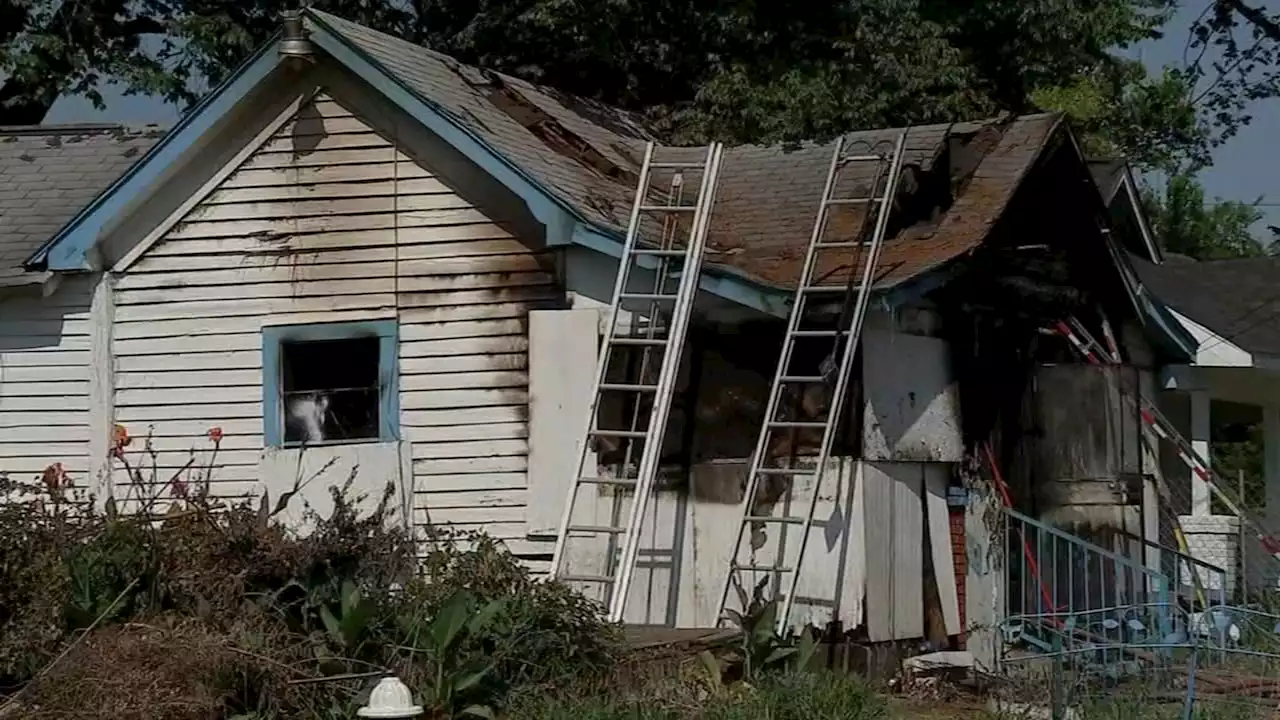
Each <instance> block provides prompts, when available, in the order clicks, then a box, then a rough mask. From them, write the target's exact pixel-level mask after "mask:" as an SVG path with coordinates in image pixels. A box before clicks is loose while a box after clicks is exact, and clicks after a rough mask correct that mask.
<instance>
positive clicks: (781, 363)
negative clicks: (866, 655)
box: [716, 130, 907, 632]
mask: <svg viewBox="0 0 1280 720" xmlns="http://www.w3.org/2000/svg"><path fill="white" fill-rule="evenodd" d="M906 135H907V131H906V130H903V131H902V133H901V134H900V135H899V136H898V138H897V140H896V142H895V143H894V149H893V154H892V155H883V154H874V153H872V154H865V155H850V154H846V153H845V150H846V140H845V139H844V138H843V137H841V138H840V139H839V140H838V141H837V142H836V146H835V150H834V152H833V153H832V157H831V167H830V169H829V170H828V172H827V180H826V186H825V188H824V189H823V191H822V201H821V203H820V205H819V207H818V214H817V218H816V220H815V222H814V226H813V233H812V235H811V236H810V238H809V246H808V249H807V250H806V253H805V260H804V269H803V270H802V272H801V274H800V280H799V284H798V285H797V287H796V293H795V297H794V300H793V302H792V306H791V317H790V319H789V320H788V323H787V331H786V336H785V337H784V339H783V345H782V353H781V355H780V356H779V358H778V365H777V368H776V370H775V371H774V376H773V384H772V386H771V387H770V390H769V401H768V404H767V405H766V409H765V417H764V422H763V423H762V425H761V427H760V434H759V437H758V439H757V440H756V447H755V451H754V452H753V453H752V456H751V466H750V470H749V474H748V476H747V483H746V489H745V495H744V497H743V506H742V519H741V521H740V523H739V526H738V534H737V539H736V540H735V541H734V550H733V556H732V558H731V559H730V561H729V568H728V572H727V573H726V576H727V577H726V578H725V581H724V585H723V587H722V589H721V592H720V602H719V605H718V607H717V610H716V616H717V618H718V619H719V620H722V619H723V616H724V614H725V609H726V604H727V602H728V599H729V592H730V590H731V589H732V588H733V587H734V586H735V584H737V586H738V587H740V588H741V587H743V586H742V584H741V578H740V577H739V575H740V574H741V573H769V574H770V575H771V576H772V577H773V578H774V579H775V581H778V582H779V583H781V582H782V581H783V578H784V577H785V576H790V580H789V581H787V582H785V585H786V586H787V590H786V592H785V593H784V594H783V596H782V598H781V600H782V604H781V608H780V611H779V613H778V616H777V629H778V631H779V632H782V631H784V630H785V629H786V628H787V627H788V626H789V623H790V617H791V609H792V607H793V605H794V601H795V593H796V587H797V585H798V582H799V578H800V570H801V569H802V568H803V566H804V557H805V550H806V549H807V547H808V543H809V534H810V531H811V530H812V528H813V525H814V517H813V516H814V513H815V511H816V510H817V504H818V496H819V495H820V490H821V487H822V479H823V475H824V474H825V471H826V464H827V459H828V456H829V455H830V454H831V448H832V445H833V444H834V442H835V435H836V431H837V427H838V426H839V421H840V417H841V413H840V411H841V408H842V406H843V404H844V399H845V395H846V393H847V392H848V387H849V375H850V371H851V368H852V366H853V358H854V355H855V353H856V351H857V347H858V342H859V339H860V338H861V334H862V325H863V321H864V319H865V316H866V312H867V306H868V303H869V300H870V298H871V293H872V286H873V285H874V281H875V272H876V266H877V264H878V261H879V258H880V250H881V247H882V246H883V244H884V240H885V233H886V230H887V228H888V223H889V214H890V212H891V210H892V204H893V199H894V197H895V195H896V191H897V183H898V175H899V173H900V171H901V167H902V153H903V147H904V145H905V143H906ZM867 164H873V165H874V167H875V173H874V179H873V181H872V182H871V185H870V189H869V190H868V191H867V195H866V196H864V197H848V198H837V197H835V193H836V190H837V188H838V187H839V184H840V178H841V173H842V171H844V170H845V169H846V168H849V167H852V166H858V165H861V166H866V165H867ZM882 180H883V182H884V188H883V193H882V194H880V195H878V196H877V195H876V191H877V189H878V188H879V187H880V184H881V181H882ZM841 205H863V206H865V207H866V212H865V215H864V216H863V218H864V219H863V221H862V225H863V227H864V228H865V227H866V223H867V222H869V221H870V219H871V217H872V215H873V213H874V216H875V227H874V229H873V230H872V232H871V236H870V238H869V240H865V241H864V240H863V235H864V233H863V232H859V233H858V236H857V237H856V238H855V239H854V240H852V241H840V242H835V241H830V242H828V241H824V237H825V236H826V234H827V224H828V220H829V219H830V215H831V211H832V209H833V208H835V207H837V206H841ZM825 251H837V252H839V251H843V254H842V257H844V258H849V257H851V256H852V257H854V258H855V259H856V258H857V257H858V256H862V257H863V258H865V262H864V264H863V268H862V274H861V278H860V280H858V281H857V283H856V284H855V283H854V282H853V280H854V278H855V277H856V276H853V273H855V272H856V265H855V266H854V267H853V268H851V269H850V273H851V278H850V282H849V283H846V284H825V285H824V284H822V280H821V279H820V278H817V277H816V275H817V270H818V256H819V254H820V253H823V252H825ZM846 262H847V260H846ZM854 292H856V293H857V297H856V300H855V302H854V306H853V313H852V317H851V318H850V319H849V325H848V327H845V328H840V327H838V326H837V327H835V328H834V329H829V330H806V329H801V327H800V326H801V324H802V321H803V319H804V318H805V317H806V314H807V312H808V310H809V309H810V303H814V304H823V303H824V299H825V302H831V301H832V300H843V301H844V302H846V303H847V301H848V298H849V295H851V294H852V293H854ZM833 296H834V297H833ZM842 315H843V313H842ZM842 319H843V317H842ZM799 338H812V339H814V340H818V341H823V342H824V346H826V347H829V348H830V354H829V355H827V356H826V358H827V361H826V362H824V363H823V364H822V365H823V367H822V368H821V371H822V374H821V375H816V376H805V375H796V374H793V373H792V370H791V367H790V366H791V364H792V363H791V361H792V355H793V352H794V350H795V346H796V340H797V339H799ZM842 341H843V344H842ZM837 357H839V365H838V367H836V366H835V364H834V361H835V358H837ZM832 372H835V373H836V375H835V387H834V389H833V391H832V395H831V400H830V402H828V403H827V407H826V411H825V417H824V418H822V419H821V420H816V421H815V420H808V421H800V420H784V419H782V418H780V417H778V411H779V406H780V404H781V403H780V400H781V398H782V396H783V394H784V388H787V387H799V388H802V387H804V386H805V385H814V384H823V385H826V386H827V387H828V388H829V387H830V375H831V374H832ZM801 429H806V430H821V431H822V441H821V445H820V449H819V452H818V456H817V458H816V462H817V464H816V465H815V466H814V467H813V468H812V469H802V468H797V467H792V468H787V467H778V466H769V465H768V463H769V460H770V458H769V457H767V454H768V452H769V448H770V446H771V443H770V441H771V440H772V439H773V438H774V434H775V433H776V432H779V431H782V432H787V431H796V430H801ZM766 477H783V478H787V479H788V480H789V482H790V483H791V484H794V482H795V481H796V480H797V479H800V478H804V477H812V478H813V495H812V497H811V498H810V500H809V503H808V511H807V513H806V514H805V515H804V516H803V517H794V516H777V517H775V516H770V515H762V516H756V515H754V514H753V509H754V505H755V499H756V494H757V492H758V491H759V490H760V488H761V481H762V480H763V479H764V478H766ZM767 524H776V525H779V526H782V527H784V528H785V527H786V526H789V525H799V526H800V533H801V534H800V545H799V551H798V553H797V556H796V559H795V564H794V566H792V567H786V566H784V565H783V563H784V562H785V558H784V557H783V555H784V553H783V549H784V547H785V543H779V549H778V553H779V557H778V560H777V562H776V563H775V564H773V565H757V564H754V562H753V561H752V560H744V559H742V556H743V546H744V542H743V541H744V540H745V539H747V538H749V537H750V534H751V533H750V528H752V527H753V526H757V525H767ZM745 544H746V545H748V546H749V545H750V543H749V542H748V543H745ZM766 577H768V576H766Z"/></svg>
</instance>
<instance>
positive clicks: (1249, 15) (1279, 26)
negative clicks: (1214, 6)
mask: <svg viewBox="0 0 1280 720" xmlns="http://www.w3.org/2000/svg"><path fill="white" fill-rule="evenodd" d="M1217 2H1218V5H1219V6H1220V7H1225V8H1229V9H1230V10H1233V11H1235V12H1236V14H1238V15H1240V17H1242V18H1244V19H1245V20H1248V21H1249V22H1250V23H1252V24H1253V26H1254V27H1256V28H1258V29H1259V30H1261V31H1262V34H1263V35H1266V36H1267V37H1269V38H1271V39H1272V40H1275V41H1276V42H1280V22H1276V21H1275V20H1272V19H1271V18H1269V17H1267V14H1266V13H1265V12H1264V11H1263V10H1262V9H1261V8H1255V7H1251V6H1249V5H1245V4H1244V0H1217Z"/></svg>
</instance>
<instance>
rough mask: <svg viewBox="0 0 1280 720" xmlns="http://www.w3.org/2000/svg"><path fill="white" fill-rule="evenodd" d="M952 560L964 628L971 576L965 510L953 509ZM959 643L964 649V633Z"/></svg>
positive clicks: (961, 625) (962, 626)
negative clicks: (965, 595)
mask: <svg viewBox="0 0 1280 720" xmlns="http://www.w3.org/2000/svg"><path fill="white" fill-rule="evenodd" d="M950 520H951V559H952V562H953V563H954V565H955V569H956V598H957V599H958V600H959V605H960V627H961V628H964V627H965V626H966V625H965V617H964V583H965V578H966V577H967V576H968V574H969V559H968V556H967V554H966V552H965V543H964V508H963V507H952V508H951V517H950ZM957 641H958V642H959V644H960V648H964V633H963V632H961V633H960V636H959V638H957Z"/></svg>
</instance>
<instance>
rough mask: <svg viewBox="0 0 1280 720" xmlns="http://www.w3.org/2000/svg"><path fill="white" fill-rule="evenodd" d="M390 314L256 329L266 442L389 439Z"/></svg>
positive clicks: (394, 399) (393, 432)
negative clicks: (372, 318)
mask: <svg viewBox="0 0 1280 720" xmlns="http://www.w3.org/2000/svg"><path fill="white" fill-rule="evenodd" d="M397 339H398V332H397V325H396V321H395V320H378V321H372V322H345V323H326V324H323V325H281V326H272V327H264V328H263V329H262V368H263V378H262V392H263V396H262V411H263V423H264V427H263V434H264V436H265V439H266V444H267V446H268V447H300V446H303V445H324V444H333V443H351V442H379V441H388V440H396V439H398V438H399V435H400V432H399V430H400V402H399V394H400V393H399V389H400V388H399V372H398V370H397V366H396V354H397V353H396V345H397Z"/></svg>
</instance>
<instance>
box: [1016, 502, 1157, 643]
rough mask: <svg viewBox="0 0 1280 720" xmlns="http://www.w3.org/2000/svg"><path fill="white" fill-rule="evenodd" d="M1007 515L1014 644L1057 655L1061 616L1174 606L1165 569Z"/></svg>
mask: <svg viewBox="0 0 1280 720" xmlns="http://www.w3.org/2000/svg"><path fill="white" fill-rule="evenodd" d="M1003 517H1004V521H1005V524H1006V533H1005V536H1006V538H1007V544H1006V555H1005V557H1006V561H1005V580H1006V582H1005V612H1004V618H1005V621H1004V623H1003V627H1004V629H1005V633H1006V640H1007V641H1010V642H1011V643H1012V644H1019V643H1021V644H1025V645H1027V646H1029V647H1030V648H1034V649H1038V650H1040V651H1042V652H1052V651H1053V650H1054V649H1055V648H1057V647H1060V646H1061V644H1060V642H1059V641H1058V640H1057V638H1058V636H1059V635H1060V634H1061V632H1062V631H1063V627H1062V623H1063V621H1062V620H1061V618H1067V617H1078V616H1080V615H1081V614H1084V613H1090V612H1095V611H1099V610H1102V609H1104V608H1112V607H1125V606H1128V607H1133V606H1143V607H1155V608H1159V607H1165V608H1167V607H1168V606H1169V604H1170V602H1171V600H1172V598H1171V591H1172V590H1173V588H1174V587H1175V584H1174V583H1173V582H1172V580H1171V579H1170V577H1169V575H1167V574H1166V573H1164V572H1162V571H1160V570H1159V569H1156V568H1152V567H1148V566H1147V565H1146V564H1144V563H1142V562H1138V561H1135V560H1133V559H1130V558H1127V557H1125V556H1123V555H1120V554H1119V553H1116V552H1114V551H1112V550H1108V549H1107V548H1105V547H1102V546H1101V545H1095V544H1094V543H1091V542H1089V541H1087V540H1083V539H1081V538H1080V537H1077V536H1075V535H1073V534H1071V533H1069V532H1067V531H1065V530H1062V529H1059V528H1056V527H1053V526H1050V525H1048V524H1045V523H1043V522H1041V521H1039V520H1036V519H1034V518H1032V517H1029V516H1027V515H1023V514H1022V513H1020V512H1018V511H1016V510H1012V509H1005V510H1004V514H1003ZM1159 624H1160V625H1161V626H1167V624H1168V623H1167V621H1160V623H1159ZM1144 626H1145V623H1144ZM1165 629H1167V627H1166V628H1165Z"/></svg>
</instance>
